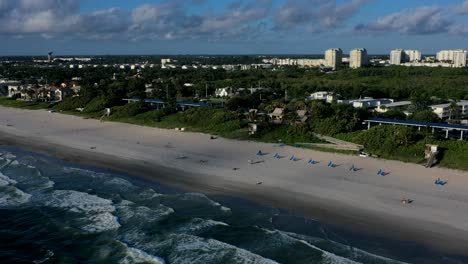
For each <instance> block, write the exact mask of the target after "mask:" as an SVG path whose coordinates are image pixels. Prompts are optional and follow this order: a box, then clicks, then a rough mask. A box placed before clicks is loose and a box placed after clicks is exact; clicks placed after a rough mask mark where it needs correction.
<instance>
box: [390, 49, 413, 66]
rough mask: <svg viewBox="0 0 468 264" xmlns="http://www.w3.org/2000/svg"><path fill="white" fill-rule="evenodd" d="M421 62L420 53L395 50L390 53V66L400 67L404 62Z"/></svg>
mask: <svg viewBox="0 0 468 264" xmlns="http://www.w3.org/2000/svg"><path fill="white" fill-rule="evenodd" d="M418 61H421V51H419V50H404V49H396V50H392V51H391V52H390V64H392V65H400V64H402V63H405V62H418Z"/></svg>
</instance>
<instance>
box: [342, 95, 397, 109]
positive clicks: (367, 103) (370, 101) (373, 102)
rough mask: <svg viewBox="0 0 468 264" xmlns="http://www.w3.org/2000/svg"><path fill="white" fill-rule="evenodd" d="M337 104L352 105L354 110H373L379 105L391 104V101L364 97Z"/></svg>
mask: <svg viewBox="0 0 468 264" xmlns="http://www.w3.org/2000/svg"><path fill="white" fill-rule="evenodd" d="M338 103H348V104H351V105H353V107H354V108H374V107H378V106H380V105H386V104H387V105H388V104H390V103H393V99H386V98H380V99H374V98H372V97H364V98H362V99H352V100H338Z"/></svg>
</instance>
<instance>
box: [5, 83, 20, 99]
mask: <svg viewBox="0 0 468 264" xmlns="http://www.w3.org/2000/svg"><path fill="white" fill-rule="evenodd" d="M7 89H8V90H7V96H8V97H14V96H15V95H17V94H21V89H22V87H21V86H20V85H9V86H8V88H7Z"/></svg>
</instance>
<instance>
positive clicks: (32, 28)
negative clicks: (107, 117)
mask: <svg viewBox="0 0 468 264" xmlns="http://www.w3.org/2000/svg"><path fill="white" fill-rule="evenodd" d="M390 2H391V3H390ZM0 19H1V21H2V27H1V28H0V38H1V41H0V56H9V55H42V54H43V55H44V56H47V52H48V51H50V50H53V51H54V52H55V54H56V55H57V56H60V55H66V54H73V55H87V54H91V55H116V54H128V55H133V54H168V55H177V54H323V52H324V51H325V50H327V49H329V48H332V47H337V48H341V49H342V50H343V52H344V53H345V54H349V51H351V50H352V49H355V48H366V49H367V52H368V54H370V55H372V54H389V52H390V50H394V49H407V50H420V51H421V52H422V54H436V52H437V51H439V50H445V49H467V48H468V0H420V1H407V0H393V1H387V0H336V1H331V0H257V1H248V0H236V1H216V0H146V1H144V0H133V1H126V0H115V1H94V0H0Z"/></svg>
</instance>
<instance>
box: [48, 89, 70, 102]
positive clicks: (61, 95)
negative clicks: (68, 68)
mask: <svg viewBox="0 0 468 264" xmlns="http://www.w3.org/2000/svg"><path fill="white" fill-rule="evenodd" d="M72 94H73V90H72V89H70V88H66V87H65V88H63V87H62V88H56V89H54V94H53V97H54V98H53V99H54V100H55V101H62V100H63V99H65V98H66V97H68V96H70V95H72Z"/></svg>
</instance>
